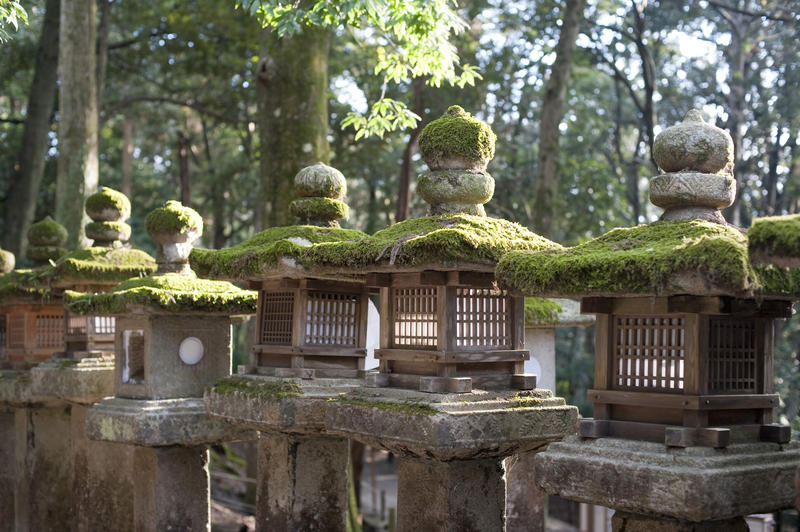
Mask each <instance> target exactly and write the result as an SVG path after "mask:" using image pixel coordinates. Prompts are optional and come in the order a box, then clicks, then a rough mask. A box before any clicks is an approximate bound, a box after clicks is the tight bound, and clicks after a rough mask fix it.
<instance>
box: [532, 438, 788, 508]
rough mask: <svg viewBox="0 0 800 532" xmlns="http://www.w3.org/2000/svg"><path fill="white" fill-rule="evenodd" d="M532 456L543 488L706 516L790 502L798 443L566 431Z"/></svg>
mask: <svg viewBox="0 0 800 532" xmlns="http://www.w3.org/2000/svg"><path fill="white" fill-rule="evenodd" d="M534 462H535V469H536V473H535V474H536V478H537V482H538V483H539V485H540V486H541V487H542V488H543V489H544V490H545V491H546V492H547V493H551V494H558V495H559V496H561V497H564V498H567V499H573V500H577V501H580V502H586V503H590V504H598V505H603V506H607V507H609V508H613V509H615V510H621V511H625V512H631V513H638V514H658V515H660V516H663V517H671V518H675V519H679V520H685V521H693V522H704V521H716V520H723V519H730V518H734V517H738V516H742V515H749V514H751V513H766V512H771V511H773V510H777V509H780V508H787V507H790V506H792V505H793V504H794V502H795V496H794V489H793V487H794V475H795V468H796V467H797V464H798V463H799V462H800V443H798V442H791V443H789V444H786V445H780V444H776V443H765V442H762V443H751V444H734V445H731V446H729V447H727V448H725V449H712V448H705V447H688V448H685V449H679V448H668V447H665V446H664V445H663V444H661V443H650V442H639V441H632V440H621V439H615V438H602V439H598V440H585V441H581V440H580V439H579V438H577V437H571V438H567V439H565V440H564V441H562V442H558V443H554V444H551V445H550V447H549V448H548V449H547V451H545V452H544V453H540V454H539V455H537V456H536V458H535V459H534Z"/></svg>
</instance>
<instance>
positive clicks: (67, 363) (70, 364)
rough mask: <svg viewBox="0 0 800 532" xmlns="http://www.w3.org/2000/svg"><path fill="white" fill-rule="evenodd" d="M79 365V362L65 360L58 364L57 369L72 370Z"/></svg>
mask: <svg viewBox="0 0 800 532" xmlns="http://www.w3.org/2000/svg"><path fill="white" fill-rule="evenodd" d="M79 363H80V360H71V359H65V360H62V361H61V362H59V363H58V369H69V368H74V367H75V366H77V365H78V364H79Z"/></svg>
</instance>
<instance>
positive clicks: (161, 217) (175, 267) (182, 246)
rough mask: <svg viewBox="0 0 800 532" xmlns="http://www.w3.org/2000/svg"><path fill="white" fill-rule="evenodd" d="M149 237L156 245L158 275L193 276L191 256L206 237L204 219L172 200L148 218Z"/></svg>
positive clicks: (146, 219) (146, 221)
mask: <svg viewBox="0 0 800 532" xmlns="http://www.w3.org/2000/svg"><path fill="white" fill-rule="evenodd" d="M145 227H146V228H147V234H149V235H150V238H151V239H153V242H155V243H156V263H158V272H157V273H169V272H174V273H186V274H188V273H191V271H192V270H191V268H190V267H189V253H191V252H192V244H193V243H194V241H195V240H197V239H198V238H200V236H201V235H202V234H203V219H202V218H201V217H200V215H199V214H197V212H196V211H195V210H194V209H190V208H189V207H184V206H183V205H181V203H180V202H179V201H168V202H166V203H165V204H164V206H163V207H159V208H158V209H154V210H153V211H151V212H150V213H149V214H148V215H147V217H146V218H145Z"/></svg>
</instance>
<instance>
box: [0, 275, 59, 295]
mask: <svg viewBox="0 0 800 532" xmlns="http://www.w3.org/2000/svg"><path fill="white" fill-rule="evenodd" d="M42 274H43V270H28V269H21V270H14V271H13V272H9V273H7V274H5V275H0V302H6V301H10V300H13V299H25V300H30V301H35V302H46V301H49V300H50V299H51V298H52V297H53V295H52V292H51V291H50V286H49V285H48V283H47V282H46V281H45V280H44V279H43V277H42Z"/></svg>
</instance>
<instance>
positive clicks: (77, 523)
mask: <svg viewBox="0 0 800 532" xmlns="http://www.w3.org/2000/svg"><path fill="white" fill-rule="evenodd" d="M87 411H88V408H87V407H85V406H73V407H72V412H71V418H72V471H73V474H72V486H73V487H72V492H73V494H74V497H75V518H74V526H73V529H72V530H73V531H74V532H94V531H97V530H114V531H115V532H128V531H130V532H133V530H134V528H133V486H134V482H133V479H134V471H133V450H134V448H133V446H130V445H120V444H117V443H108V442H102V441H93V440H89V439H88V438H87V437H86V414H87Z"/></svg>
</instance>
